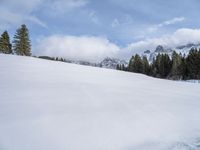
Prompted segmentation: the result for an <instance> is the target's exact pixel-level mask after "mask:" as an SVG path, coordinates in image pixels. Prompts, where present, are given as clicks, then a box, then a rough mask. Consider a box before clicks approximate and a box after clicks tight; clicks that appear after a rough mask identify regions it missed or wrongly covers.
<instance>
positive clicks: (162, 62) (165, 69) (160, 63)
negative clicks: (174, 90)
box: [154, 54, 171, 78]
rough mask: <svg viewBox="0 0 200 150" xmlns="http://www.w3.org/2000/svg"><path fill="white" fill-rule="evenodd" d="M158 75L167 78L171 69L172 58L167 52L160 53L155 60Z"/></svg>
mask: <svg viewBox="0 0 200 150" xmlns="http://www.w3.org/2000/svg"><path fill="white" fill-rule="evenodd" d="M154 65H155V69H156V76H157V77H160V78H166V77H167V76H168V75H169V73H170V71H171V60H170V58H169V56H168V55H167V54H158V55H157V57H156V61H155V64H154Z"/></svg>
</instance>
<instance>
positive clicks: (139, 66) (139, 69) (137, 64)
mask: <svg viewBox="0 0 200 150" xmlns="http://www.w3.org/2000/svg"><path fill="white" fill-rule="evenodd" d="M131 68H132V70H133V72H136V73H143V62H142V59H141V57H140V56H139V55H138V54H136V55H135V57H134V59H133V61H132V62H131Z"/></svg>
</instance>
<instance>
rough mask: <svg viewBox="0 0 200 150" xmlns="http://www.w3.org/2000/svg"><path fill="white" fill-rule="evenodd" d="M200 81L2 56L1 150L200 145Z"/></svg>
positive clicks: (157, 149) (147, 149)
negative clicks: (167, 78)
mask: <svg viewBox="0 0 200 150" xmlns="http://www.w3.org/2000/svg"><path fill="white" fill-rule="evenodd" d="M199 114H200V84H193V83H187V82H175V81H167V80H160V79H154V78H151V77H147V76H144V75H140V74H133V73H127V72H120V71H116V70H109V69H102V68H95V67H87V66H79V65H74V64H67V63H62V62H54V61H47V60H40V59H36V58H30V57H19V56H9V55H0V149H1V150H168V149H169V150H177V149H178V150H182V149H184V150H185V149H186V150H187V149H188V150H189V149H199V148H200V117H199Z"/></svg>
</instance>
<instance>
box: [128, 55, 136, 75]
mask: <svg viewBox="0 0 200 150" xmlns="http://www.w3.org/2000/svg"><path fill="white" fill-rule="evenodd" d="M134 59H135V56H132V57H131V59H130V61H129V64H128V71H130V72H134V68H133V61H134Z"/></svg>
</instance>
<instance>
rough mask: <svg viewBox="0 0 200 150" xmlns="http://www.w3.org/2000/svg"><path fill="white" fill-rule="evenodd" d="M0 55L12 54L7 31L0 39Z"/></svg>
mask: <svg viewBox="0 0 200 150" xmlns="http://www.w3.org/2000/svg"><path fill="white" fill-rule="evenodd" d="M0 53H4V54H11V53H12V45H11V43H10V37H9V34H8V32H7V31H5V32H4V33H3V34H2V35H1V37H0Z"/></svg>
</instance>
